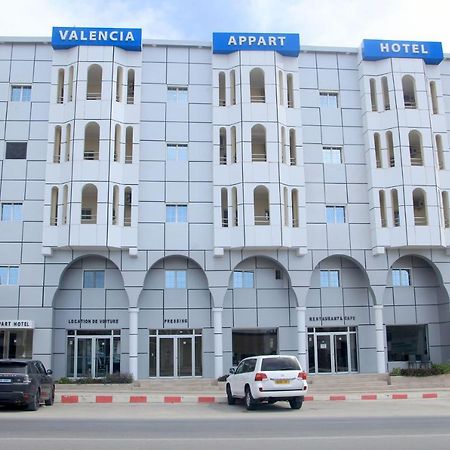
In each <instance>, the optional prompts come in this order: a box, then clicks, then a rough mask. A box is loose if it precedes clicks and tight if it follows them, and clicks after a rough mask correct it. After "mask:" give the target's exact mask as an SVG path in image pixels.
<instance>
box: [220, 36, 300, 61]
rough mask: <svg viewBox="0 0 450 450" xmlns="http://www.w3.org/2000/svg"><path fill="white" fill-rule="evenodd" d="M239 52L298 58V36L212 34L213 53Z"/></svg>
mask: <svg viewBox="0 0 450 450" xmlns="http://www.w3.org/2000/svg"><path fill="white" fill-rule="evenodd" d="M240 50H245V51H253V50H257V51H258V50H259V51H275V52H278V53H280V54H281V55H284V56H298V54H299V53H300V36H299V35H298V34H294V33H285V34H280V33H213V53H216V54H228V53H233V52H237V51H240Z"/></svg>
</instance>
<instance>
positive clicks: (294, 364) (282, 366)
mask: <svg viewBox="0 0 450 450" xmlns="http://www.w3.org/2000/svg"><path fill="white" fill-rule="evenodd" d="M261 370H267V371H271V370H300V365H299V363H298V361H297V360H296V359H294V358H264V359H263V360H262V362H261Z"/></svg>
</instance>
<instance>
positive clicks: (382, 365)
mask: <svg viewBox="0 0 450 450" xmlns="http://www.w3.org/2000/svg"><path fill="white" fill-rule="evenodd" d="M373 310H374V312H375V333H376V344H377V372H378V373H386V353H385V351H384V326H383V325H384V324H383V305H373Z"/></svg>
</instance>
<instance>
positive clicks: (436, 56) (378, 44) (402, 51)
mask: <svg viewBox="0 0 450 450" xmlns="http://www.w3.org/2000/svg"><path fill="white" fill-rule="evenodd" d="M362 58H363V60H364V61H378V60H380V59H386V58H416V59H417V58H418V59H423V60H424V61H425V63H426V64H439V63H440V62H441V61H442V60H443V59H444V53H443V51H442V43H441V42H423V41H382V40H375V39H364V40H363V44H362Z"/></svg>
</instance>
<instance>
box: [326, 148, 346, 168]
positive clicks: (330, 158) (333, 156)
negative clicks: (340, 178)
mask: <svg viewBox="0 0 450 450" xmlns="http://www.w3.org/2000/svg"><path fill="white" fill-rule="evenodd" d="M322 155H323V163H324V164H342V148H341V147H323V149H322Z"/></svg>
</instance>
